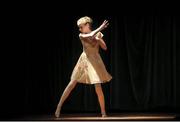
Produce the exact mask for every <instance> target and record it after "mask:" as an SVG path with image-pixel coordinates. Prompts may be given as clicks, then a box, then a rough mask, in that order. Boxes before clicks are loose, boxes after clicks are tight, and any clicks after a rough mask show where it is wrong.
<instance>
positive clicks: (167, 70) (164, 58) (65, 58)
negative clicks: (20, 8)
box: [3, 14, 180, 115]
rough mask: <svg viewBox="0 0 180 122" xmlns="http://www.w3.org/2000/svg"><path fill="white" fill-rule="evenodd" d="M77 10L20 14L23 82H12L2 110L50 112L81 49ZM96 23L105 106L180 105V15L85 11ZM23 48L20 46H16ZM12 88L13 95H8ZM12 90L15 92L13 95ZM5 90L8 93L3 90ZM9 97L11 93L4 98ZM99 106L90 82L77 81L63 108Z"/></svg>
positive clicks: (175, 107) (110, 108) (125, 108)
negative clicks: (99, 31)
mask: <svg viewBox="0 0 180 122" xmlns="http://www.w3.org/2000/svg"><path fill="white" fill-rule="evenodd" d="M81 16H84V15H79V16H75V15H73V16H70V15H69V16H68V15H66V16H65V15H61V16H54V15H53V14H52V16H51V15H48V16H45V17H44V16H43V19H36V18H39V17H41V15H38V16H35V17H29V18H25V22H27V23H25V28H26V29H25V32H24V33H25V38H24V39H23V40H24V41H23V43H24V45H23V60H22V61H21V62H23V64H24V66H23V68H24V69H23V74H21V75H23V76H24V79H23V81H22V82H16V83H14V84H16V88H14V86H12V89H13V92H11V95H12V97H14V98H15V99H13V104H11V103H12V102H11V101H9V102H7V103H8V107H9V108H12V109H11V111H9V110H7V109H3V110H4V113H6V114H11V115H12V114H14V115H16V114H23V113H25V114H40V113H41V114H42V113H43V114H53V113H54V111H55V109H56V106H57V104H58V102H59V99H60V96H61V95H62V92H63V90H64V89H65V87H66V86H67V84H68V83H69V80H70V76H71V73H72V70H73V68H74V66H75V64H76V62H77V60H78V58H79V56H80V54H81V52H82V44H81V43H80V40H79V38H78V33H79V32H78V28H77V25H76V21H77V19H79V18H80V17H81ZM88 16H90V17H92V19H93V20H94V23H93V28H97V27H98V26H99V25H100V24H101V23H102V22H103V20H104V19H107V20H109V23H110V25H109V27H108V28H107V29H106V30H104V31H103V32H102V33H103V34H104V39H105V42H106V44H107V47H108V49H107V51H103V50H100V54H101V56H102V59H103V61H104V63H105V65H106V68H107V70H108V72H109V73H110V74H111V75H112V76H113V79H112V80H111V82H110V83H106V84H102V87H103V91H104V95H105V101H106V109H107V112H109V113H111V112H132V111H133V112H145V111H146V112H150V111H151V112H155V111H161V112H177V111H178V110H179V108H180V104H179V103H180V99H179V98H180V91H179V89H180V87H179V86H180V83H179V80H180V77H179V70H180V65H179V62H180V58H179V54H180V50H179V45H180V44H179V39H180V19H179V17H177V16H157V15H152V16H125V15H119V16H115V15H114V16H113V15H109V16H106V15H102V16H94V15H88ZM21 51H22V50H21ZM13 94H14V96H13ZM15 95H16V96H15ZM6 96H8V95H6ZM7 99H11V98H9V97H8V98H7ZM70 112H72V113H74V112H80V113H82V112H83V113H85V112H87V113H88V112H95V113H99V112H100V107H99V103H98V99H97V96H96V93H95V89H94V86H93V85H84V84H78V85H77V86H76V87H75V89H74V90H73V92H72V93H71V94H70V96H69V98H68V99H67V100H66V101H65V103H64V105H63V108H62V113H70Z"/></svg>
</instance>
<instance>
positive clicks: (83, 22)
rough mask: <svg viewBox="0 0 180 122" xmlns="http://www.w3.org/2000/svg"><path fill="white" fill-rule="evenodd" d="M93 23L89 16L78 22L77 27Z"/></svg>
mask: <svg viewBox="0 0 180 122" xmlns="http://www.w3.org/2000/svg"><path fill="white" fill-rule="evenodd" d="M92 22H93V21H92V19H91V18H90V17H88V16H85V17H81V18H80V19H78V21H77V26H79V25H81V24H86V23H89V24H92Z"/></svg>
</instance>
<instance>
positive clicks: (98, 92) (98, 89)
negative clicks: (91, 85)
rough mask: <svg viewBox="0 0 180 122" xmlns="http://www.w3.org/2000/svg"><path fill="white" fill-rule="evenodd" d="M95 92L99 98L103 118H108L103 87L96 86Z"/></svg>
mask: <svg viewBox="0 0 180 122" xmlns="http://www.w3.org/2000/svg"><path fill="white" fill-rule="evenodd" d="M95 90H96V94H97V96H98V100H99V104H100V107H101V114H102V117H106V116H107V115H106V110H105V101H104V94H103V91H102V87H101V84H100V83H99V84H95Z"/></svg>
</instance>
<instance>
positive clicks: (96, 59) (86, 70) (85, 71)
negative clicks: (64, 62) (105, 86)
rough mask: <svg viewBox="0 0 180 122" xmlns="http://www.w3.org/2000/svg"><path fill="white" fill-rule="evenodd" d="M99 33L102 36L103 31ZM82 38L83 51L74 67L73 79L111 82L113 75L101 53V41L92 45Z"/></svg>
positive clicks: (86, 82)
mask: <svg viewBox="0 0 180 122" xmlns="http://www.w3.org/2000/svg"><path fill="white" fill-rule="evenodd" d="M99 33H100V34H101V37H102V36H103V34H102V33H101V32H99ZM80 40H81V43H82V46H83V52H82V53H81V55H80V57H79V59H78V61H77V63H76V65H75V67H74V69H73V72H72V74H71V80H76V81H77V82H79V83H85V84H96V83H105V82H109V81H110V80H111V79H112V76H111V75H110V74H109V73H108V72H107V70H106V67H105V66H104V63H103V61H102V59H101V56H100V54H99V46H100V45H99V43H98V42H97V43H95V44H94V45H92V44H90V43H89V42H87V41H86V40H83V39H80ZM92 41H94V40H92Z"/></svg>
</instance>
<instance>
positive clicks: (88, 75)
mask: <svg viewBox="0 0 180 122" xmlns="http://www.w3.org/2000/svg"><path fill="white" fill-rule="evenodd" d="M108 24H109V23H108V21H106V20H105V21H104V22H103V23H102V24H101V26H99V27H98V28H97V29H96V30H94V31H92V30H91V26H92V19H91V18H90V17H87V16H85V17H82V18H80V19H79V20H78V21H77V26H78V27H79V31H80V34H79V38H80V40H81V43H82V46H83V52H82V54H81V55H80V57H79V60H78V61H77V63H76V65H75V67H74V69H73V72H72V74H71V80H70V82H69V84H68V85H67V87H66V88H65V90H64V92H63V94H62V96H61V99H60V101H59V103H58V105H57V109H56V112H55V116H56V117H59V116H60V111H61V107H62V105H63V103H64V101H65V100H66V99H67V97H68V96H69V94H70V93H71V91H72V90H73V89H74V87H75V86H76V84H77V83H84V84H94V86H95V91H96V93H97V96H98V101H99V104H100V108H101V114H102V117H106V116H107V115H106V110H105V101H104V94H103V91H102V87H101V83H106V82H109V81H110V80H111V79H112V76H111V75H110V74H109V73H108V72H107V70H106V67H105V66H104V63H103V61H102V59H101V56H100V54H99V47H101V48H102V49H103V50H107V46H106V44H105V42H104V40H103V38H102V37H103V34H102V33H101V32H100V31H102V30H103V29H105V28H106V27H107V26H108Z"/></svg>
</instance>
